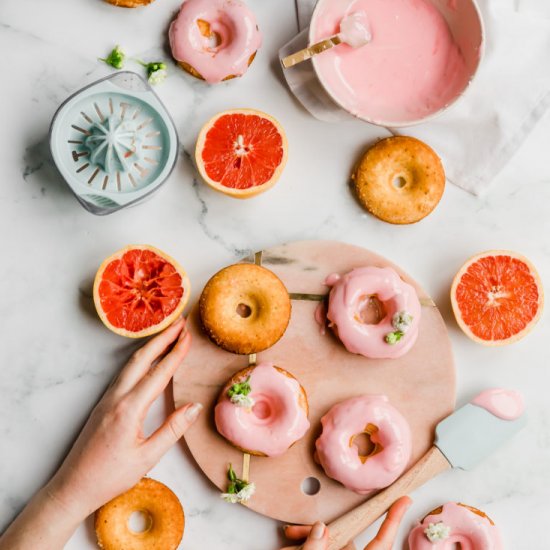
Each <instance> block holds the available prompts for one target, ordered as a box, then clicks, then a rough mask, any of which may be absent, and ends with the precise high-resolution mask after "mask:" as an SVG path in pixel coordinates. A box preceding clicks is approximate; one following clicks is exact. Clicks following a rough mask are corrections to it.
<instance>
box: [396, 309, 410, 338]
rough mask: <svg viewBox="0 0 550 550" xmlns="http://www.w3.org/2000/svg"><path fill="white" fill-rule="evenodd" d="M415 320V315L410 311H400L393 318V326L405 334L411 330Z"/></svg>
mask: <svg viewBox="0 0 550 550" xmlns="http://www.w3.org/2000/svg"><path fill="white" fill-rule="evenodd" d="M412 322H413V316H412V315H411V314H410V313H409V312H408V311H398V312H397V313H395V314H394V316H393V317H392V320H391V324H392V327H393V328H394V329H395V330H400V331H401V332H402V333H403V334H405V332H407V331H408V330H409V328H410V327H411V325H412Z"/></svg>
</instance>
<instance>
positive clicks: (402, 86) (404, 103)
mask: <svg viewBox="0 0 550 550" xmlns="http://www.w3.org/2000/svg"><path fill="white" fill-rule="evenodd" d="M354 12H365V13H366V14H367V17H368V21H369V27H370V30H371V32H372V39H371V41H370V42H369V43H368V44H367V45H365V46H362V47H360V48H356V49H354V48H352V47H350V46H348V45H347V44H342V45H339V46H337V47H336V48H331V49H330V50H328V51H326V52H324V53H323V54H322V55H317V56H315V57H314V58H313V64H314V67H315V69H316V71H317V74H318V76H319V79H320V80H321V82H322V83H323V84H324V86H325V87H326V88H327V90H328V92H329V93H330V94H331V95H332V97H333V98H334V99H335V100H336V102H337V103H339V104H340V105H341V106H342V107H343V108H344V109H346V110H347V111H349V112H351V113H352V114H354V115H356V116H359V117H360V118H364V119H366V120H369V121H373V122H375V123H379V124H386V125H394V126H396V125H399V123H403V124H406V123H409V122H412V121H417V120H419V119H422V118H424V117H426V116H428V115H430V114H433V113H435V112H437V111H439V110H440V109H442V108H443V107H445V106H446V105H448V104H449V103H450V102H451V101H452V100H454V99H455V98H456V97H457V96H458V95H459V94H460V93H461V92H462V90H464V88H465V87H466V86H467V85H468V82H469V80H470V76H471V71H470V70H469V69H468V68H467V67H466V63H465V61H464V57H463V55H462V53H461V51H460V49H459V47H458V46H457V44H456V43H455V41H454V39H453V36H452V34H451V31H450V29H449V27H448V25H447V23H446V21H445V19H444V18H443V16H442V15H441V13H440V12H439V11H438V10H437V8H436V7H435V6H434V5H433V4H432V3H431V2H430V1H428V0H349V1H346V2H342V1H341V0H321V1H320V2H319V4H318V6H317V8H316V11H315V14H314V17H313V20H312V24H311V30H310V39H311V41H312V42H318V41H320V40H322V39H324V38H326V37H328V36H331V35H334V34H337V33H338V29H339V25H340V22H341V20H342V19H343V18H344V17H345V16H347V15H349V14H351V13H354Z"/></svg>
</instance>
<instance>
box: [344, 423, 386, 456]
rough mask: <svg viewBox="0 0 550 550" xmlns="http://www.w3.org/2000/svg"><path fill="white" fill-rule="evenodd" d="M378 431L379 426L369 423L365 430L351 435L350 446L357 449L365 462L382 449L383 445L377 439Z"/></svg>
mask: <svg viewBox="0 0 550 550" xmlns="http://www.w3.org/2000/svg"><path fill="white" fill-rule="evenodd" d="M377 433H378V427H377V426H375V425H374V424H367V426H366V427H365V430H364V431H362V432H360V433H357V434H355V435H352V436H351V439H350V442H349V446H350V447H355V448H356V449H357V454H358V456H359V459H360V460H361V462H362V463H363V464H364V463H365V462H366V461H367V459H368V458H370V457H372V456H374V455H376V454H378V453H379V452H381V451H382V445H380V443H378V442H377V441H376V439H377V437H376V434H377Z"/></svg>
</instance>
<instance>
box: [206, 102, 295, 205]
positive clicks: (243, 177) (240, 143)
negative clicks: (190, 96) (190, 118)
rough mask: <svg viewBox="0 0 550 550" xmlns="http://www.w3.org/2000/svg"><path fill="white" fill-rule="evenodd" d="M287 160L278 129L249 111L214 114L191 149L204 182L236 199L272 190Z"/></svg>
mask: <svg viewBox="0 0 550 550" xmlns="http://www.w3.org/2000/svg"><path fill="white" fill-rule="evenodd" d="M287 156H288V145H287V140H286V136H285V132H284V130H283V128H282V126H281V125H280V124H279V122H277V120H275V119H274V118H273V117H272V116H270V115H268V114H266V113H262V112H261V111H255V110H253V109H234V110H231V111H224V112H222V113H218V114H217V115H216V116H214V117H213V118H211V119H210V120H209V121H208V122H207V123H206V124H205V125H204V126H203V128H202V130H201V131H200V133H199V137H198V139H197V145H196V148H195V160H196V162H197V168H198V170H199V173H200V175H201V176H202V178H203V179H204V181H205V182H206V183H207V184H208V185H210V186H211V187H213V188H214V189H216V190H217V191H221V192H222V193H225V194H226V195H230V196H232V197H236V198H240V199H245V198H249V197H253V196H254V195H257V194H259V193H263V192H264V191H267V190H268V189H270V188H271V187H273V185H275V183H276V182H277V180H278V179H279V177H280V175H281V173H282V171H283V168H284V167H285V164H286V160H287Z"/></svg>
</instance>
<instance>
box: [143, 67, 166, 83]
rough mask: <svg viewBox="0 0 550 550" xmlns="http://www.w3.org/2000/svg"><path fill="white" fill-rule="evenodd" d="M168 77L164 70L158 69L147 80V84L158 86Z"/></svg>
mask: <svg viewBox="0 0 550 550" xmlns="http://www.w3.org/2000/svg"><path fill="white" fill-rule="evenodd" d="M167 76H168V72H167V71H166V69H159V70H158V71H153V72H152V73H151V74H150V75H149V78H148V79H147V80H148V81H149V84H152V85H153V86H155V85H156V84H160V83H161V82H164V80H165V79H166V77H167Z"/></svg>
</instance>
